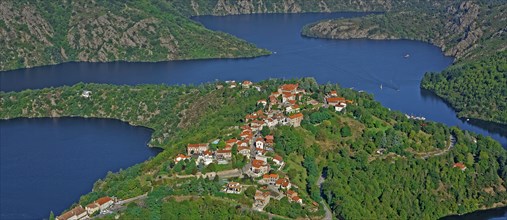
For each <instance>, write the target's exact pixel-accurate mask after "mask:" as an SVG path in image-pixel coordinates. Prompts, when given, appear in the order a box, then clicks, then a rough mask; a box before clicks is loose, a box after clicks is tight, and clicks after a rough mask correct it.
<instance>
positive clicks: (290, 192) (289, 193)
mask: <svg viewBox="0 0 507 220" xmlns="http://www.w3.org/2000/svg"><path fill="white" fill-rule="evenodd" d="M297 194H298V193H297V192H294V191H292V190H290V189H289V190H287V195H288V196H289V197H293V196H294V195H297Z"/></svg>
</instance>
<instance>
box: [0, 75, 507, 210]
mask: <svg viewBox="0 0 507 220" xmlns="http://www.w3.org/2000/svg"><path fill="white" fill-rule="evenodd" d="M294 82H298V83H299V86H300V88H302V89H304V90H305V91H306V92H307V93H308V96H309V98H311V99H315V100H322V99H323V98H324V96H325V95H326V94H328V93H329V92H330V91H332V90H336V91H337V94H338V95H339V96H341V97H345V98H346V99H348V100H352V101H353V103H354V104H351V105H349V106H347V108H346V110H345V111H343V112H335V111H334V110H331V109H327V108H315V107H314V106H313V105H303V106H301V112H302V113H303V115H304V120H303V121H302V123H301V127H289V126H281V127H277V128H275V129H272V130H267V131H263V132H265V133H271V134H273V135H274V138H275V143H274V149H275V153H277V154H279V155H281V156H282V157H283V158H285V161H286V166H284V167H283V169H281V170H280V171H277V173H278V174H279V175H281V176H286V177H288V178H289V179H290V180H291V182H292V184H293V185H295V187H296V189H297V191H298V192H299V195H300V197H301V198H303V200H304V201H305V202H304V203H303V205H299V204H297V203H289V202H288V201H287V199H286V198H284V199H281V200H279V201H277V200H274V199H272V201H271V202H270V203H269V205H268V206H267V207H266V208H265V211H266V212H267V213H271V214H272V215H273V216H274V217H275V218H278V217H289V218H297V217H317V216H323V213H324V211H323V208H322V203H323V202H325V203H328V204H329V205H330V206H331V209H332V212H333V215H335V216H336V217H340V218H346V219H357V218H374V219H392V218H395V219H406V218H410V219H413V218H417V219H436V218H439V217H442V216H445V215H449V214H456V213H460V214H462V213H466V212H471V211H474V210H477V209H482V208H488V207H496V206H502V205H505V204H507V192H506V190H505V189H506V187H507V185H506V182H507V181H506V180H507V152H506V151H505V150H504V149H503V148H502V147H501V145H500V144H499V143H497V142H495V141H494V140H492V139H491V138H489V137H483V136H479V135H475V134H473V133H469V132H466V131H462V130H460V129H458V128H455V127H447V126H445V125H443V124H440V123H435V122H431V121H420V120H413V119H408V118H407V117H406V116H405V115H404V114H402V113H401V112H397V111H390V110H389V109H387V108H384V107H382V106H381V105H380V103H378V102H376V101H375V100H374V99H373V97H372V96H371V95H369V94H367V93H359V92H356V91H354V90H351V89H345V88H341V87H340V86H339V85H334V84H326V85H318V84H317V83H316V82H315V80H313V79H311V78H307V79H301V80H297V81H281V80H268V81H263V82H260V83H256V85H257V86H259V87H260V88H261V91H258V90H257V89H244V88H241V87H239V88H228V87H227V86H226V87H225V88H221V87H217V86H220V85H225V84H224V83H222V82H214V83H207V84H202V85H199V86H162V85H156V86H155V85H143V86H112V85H98V84H78V85H75V86H71V87H68V86H66V87H58V88H48V89H42V90H27V91H22V92H9V93H5V92H2V93H0V118H3V119H8V118H15V117H48V116H51V117H64V116H72V117H101V118H116V119H120V120H123V121H127V122H129V123H131V124H134V125H142V126H146V127H149V128H152V129H154V131H153V137H152V141H151V145H152V146H157V147H161V148H163V149H164V151H163V152H161V153H160V154H158V155H157V156H156V157H154V158H153V159H150V160H148V161H146V162H144V163H141V164H138V165H135V166H133V167H130V168H128V169H126V170H122V171H120V172H118V173H109V174H108V175H107V176H106V177H105V178H104V179H102V180H99V181H97V182H96V183H95V185H94V188H93V191H92V192H90V193H89V194H86V195H84V196H82V197H81V199H80V201H76V202H78V203H79V204H81V205H86V204H88V203H89V202H90V201H94V200H96V199H97V198H99V197H101V196H106V195H109V196H112V195H114V196H116V197H118V198H122V199H125V198H131V197H134V196H139V195H142V194H144V193H146V192H148V194H147V198H146V199H144V200H142V201H139V202H133V203H131V204H129V205H127V206H126V209H125V210H123V211H121V212H120V213H119V215H121V216H122V217H125V218H138V217H139V216H149V217H150V218H152V219H166V218H178V217H179V218H187V217H188V218H189V219H192V218H239V216H243V217H242V218H246V219H251V218H254V219H255V218H265V217H266V215H267V213H266V212H258V211H254V210H251V205H252V202H253V194H254V192H255V189H254V190H253V192H252V190H250V187H249V189H247V190H245V191H244V192H242V193H241V194H238V195H232V194H226V193H223V192H222V191H221V188H222V187H223V185H224V184H225V183H226V181H227V180H224V179H218V178H215V179H210V180H208V179H197V178H178V177H177V176H178V175H188V174H195V173H197V172H201V173H207V172H212V171H217V170H220V169H221V168H220V167H213V168H210V167H200V166H195V164H194V163H192V162H188V163H175V162H174V161H173V158H174V157H175V156H176V154H178V153H179V152H182V151H183V150H184V148H185V146H186V144H188V143H198V142H209V141H212V140H215V139H217V138H218V139H220V140H226V139H228V138H234V137H237V136H238V135H239V133H238V132H236V130H235V128H237V127H238V126H240V125H242V124H243V123H244V116H245V114H246V113H252V112H255V111H257V110H258V109H259V107H258V106H257V105H256V103H257V100H259V99H263V98H265V97H267V96H268V95H269V94H271V92H273V91H276V89H277V87H278V86H280V85H281V84H283V83H294ZM84 90H88V91H91V96H90V97H88V98H85V97H83V96H82V95H81V92H82V91H84ZM146 100H150V101H146ZM453 140H454V141H453ZM237 163H238V165H231V166H241V161H240V160H238V162H237ZM456 163H463V164H464V165H465V166H466V167H467V168H466V170H463V171H462V170H461V169H458V168H456V167H454V166H455V164H456ZM192 164H193V165H192ZM321 176H323V177H324V181H323V184H322V185H321V186H319V185H318V183H319V179H320V178H321ZM229 181H236V182H239V183H241V184H244V185H255V181H256V180H255V179H252V178H250V177H246V176H245V177H238V178H232V179H229ZM321 190H322V194H321ZM312 202H316V204H318V206H317V207H316V208H315V209H314V208H312V207H314V205H315V203H312ZM76 204H77V203H76ZM103 218H105V219H112V218H115V215H106V216H103Z"/></svg>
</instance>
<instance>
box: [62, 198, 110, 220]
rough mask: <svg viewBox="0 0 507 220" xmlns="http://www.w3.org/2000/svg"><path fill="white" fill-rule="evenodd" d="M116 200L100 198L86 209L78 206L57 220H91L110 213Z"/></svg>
mask: <svg viewBox="0 0 507 220" xmlns="http://www.w3.org/2000/svg"><path fill="white" fill-rule="evenodd" d="M115 201H116V198H111V197H108V196H105V197H102V198H99V199H97V200H95V201H94V202H92V203H90V204H88V205H86V206H85V207H84V208H83V206H81V205H78V206H76V207H74V208H72V209H71V210H70V211H67V212H64V213H62V214H61V215H60V216H57V217H56V218H55V219H56V220H81V219H90V218H91V217H92V216H95V215H97V214H103V213H108V212H109V210H108V209H109V208H110V207H111V206H113V204H114V203H115Z"/></svg>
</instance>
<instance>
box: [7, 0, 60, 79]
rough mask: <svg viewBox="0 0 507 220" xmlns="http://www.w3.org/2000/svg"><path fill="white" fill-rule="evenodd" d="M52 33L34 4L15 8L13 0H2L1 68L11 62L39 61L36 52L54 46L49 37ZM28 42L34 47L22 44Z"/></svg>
mask: <svg viewBox="0 0 507 220" xmlns="http://www.w3.org/2000/svg"><path fill="white" fill-rule="evenodd" d="M53 35H54V31H53V28H52V27H51V25H50V24H49V23H48V21H47V20H46V19H44V18H43V17H42V16H41V15H40V14H39V13H38V12H37V10H36V9H35V7H33V6H31V5H24V6H20V7H19V8H14V7H13V5H12V4H10V2H7V1H0V38H1V39H0V51H2V53H1V54H2V55H0V69H3V68H4V67H5V66H6V65H7V63H8V62H15V63H17V64H18V65H23V66H34V65H37V57H38V55H37V54H38V53H39V52H40V51H41V50H43V48H45V47H52V46H53V44H52V43H51V41H50V39H51V38H52V37H53ZM27 44H28V45H30V46H31V47H23V46H22V45H27ZM50 62H51V61H50Z"/></svg>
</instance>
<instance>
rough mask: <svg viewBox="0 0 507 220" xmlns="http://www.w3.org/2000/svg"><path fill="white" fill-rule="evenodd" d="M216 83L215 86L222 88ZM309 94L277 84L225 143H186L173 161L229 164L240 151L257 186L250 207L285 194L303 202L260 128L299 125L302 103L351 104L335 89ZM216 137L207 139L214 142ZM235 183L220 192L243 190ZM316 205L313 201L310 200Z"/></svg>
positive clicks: (271, 138)
mask: <svg viewBox="0 0 507 220" xmlns="http://www.w3.org/2000/svg"><path fill="white" fill-rule="evenodd" d="M226 84H227V85H228V87H229V88H236V87H239V86H241V88H243V89H250V88H254V89H256V90H258V91H260V90H261V88H260V87H259V86H254V85H253V83H252V82H250V81H244V82H242V83H240V85H238V83H236V82H235V81H226ZM222 88H223V87H222V86H220V87H218V89H222ZM310 95H311V94H309V93H307V92H306V91H305V90H303V89H300V88H299V85H298V84H284V85H281V86H280V87H279V88H278V90H277V91H275V92H273V93H271V94H270V95H269V96H268V97H267V99H262V100H258V101H257V107H260V108H261V109H260V110H257V111H255V112H253V113H251V114H247V115H246V116H245V120H244V121H245V124H244V125H243V126H241V127H240V130H241V131H240V135H239V136H238V137H234V138H231V139H228V140H225V146H224V147H223V148H221V149H217V150H211V148H210V143H189V144H188V145H187V147H186V152H185V153H186V154H178V155H177V156H176V158H174V162H175V163H179V162H181V161H190V160H193V161H195V163H196V164H198V165H203V166H208V165H210V164H212V163H217V164H227V163H230V161H231V159H232V157H233V154H235V153H237V154H241V155H243V156H244V157H246V158H247V159H248V160H249V162H248V163H247V164H246V165H245V167H243V169H242V173H243V174H245V175H247V176H248V177H251V178H254V179H255V180H256V181H257V183H258V185H259V186H261V187H259V188H258V189H257V190H256V192H255V196H254V202H253V207H252V208H253V209H255V210H258V211H262V210H263V209H264V207H266V205H267V204H268V203H269V201H270V199H277V200H280V199H281V198H283V197H285V196H286V197H287V198H288V200H289V201H290V202H295V203H299V204H301V205H304V204H305V203H304V201H303V199H302V198H301V197H299V194H298V190H299V189H298V188H297V186H295V185H292V184H291V181H290V179H289V177H288V176H286V175H280V174H279V173H278V171H280V170H282V168H283V166H284V165H285V162H284V159H283V158H282V157H281V156H280V155H277V154H276V153H275V146H274V143H275V140H274V136H273V135H272V134H268V135H265V136H263V135H262V134H261V131H262V130H263V128H264V127H268V128H269V129H270V130H271V129H273V128H275V127H277V126H293V127H299V126H301V122H302V120H303V118H304V115H303V114H302V113H301V108H300V105H301V104H303V103H305V104H306V105H309V106H315V107H318V106H322V107H325V108H332V109H334V110H335V111H337V112H341V111H342V110H343V109H345V108H346V107H347V104H351V103H353V102H352V101H350V100H346V99H345V98H342V97H338V94H337V92H336V91H331V92H330V93H329V94H327V95H326V96H325V99H324V100H323V101H322V102H319V101H317V100H314V99H311V97H310ZM218 141H219V140H215V141H213V142H211V144H216V143H218ZM245 188H246V187H245V186H242V185H241V184H240V183H238V182H227V184H225V186H224V189H223V191H224V192H226V193H231V194H240V193H241V192H243V191H244V190H245ZM311 204H313V205H317V204H316V203H315V202H311Z"/></svg>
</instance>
